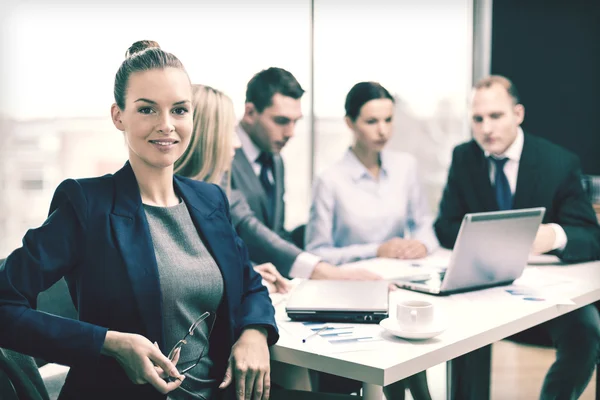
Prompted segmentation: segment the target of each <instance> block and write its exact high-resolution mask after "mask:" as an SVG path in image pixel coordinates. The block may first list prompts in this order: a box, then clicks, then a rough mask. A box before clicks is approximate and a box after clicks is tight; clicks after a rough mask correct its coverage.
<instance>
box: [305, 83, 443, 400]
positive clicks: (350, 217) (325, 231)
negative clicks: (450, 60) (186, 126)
mask: <svg viewBox="0 0 600 400" xmlns="http://www.w3.org/2000/svg"><path fill="white" fill-rule="evenodd" d="M393 117H394V98H393V97H392V96H391V95H390V93H389V92H388V91H387V90H386V89H385V88H384V87H383V86H381V85H380V84H379V83H376V82H360V83H357V84H356V85H354V87H353V88H352V89H351V90H350V92H349V93H348V95H347V97H346V123H347V124H348V127H349V128H350V129H351V130H352V132H353V134H354V143H353V144H352V146H351V147H350V149H348V151H347V152H346V154H345V156H344V158H343V159H342V160H341V161H339V162H338V163H336V164H335V165H334V166H333V167H331V168H329V169H328V170H326V171H325V172H324V173H323V174H322V175H321V176H320V177H319V178H318V179H317V180H316V182H315V184H314V188H313V202H312V206H311V210H310V218H309V221H308V224H307V225H306V248H307V250H309V251H312V252H314V253H315V254H317V255H318V256H320V257H323V259H324V260H325V261H328V262H330V263H332V264H343V263H347V262H351V261H357V260H362V259H368V258H374V257H388V258H421V257H425V256H426V255H427V254H428V253H429V252H431V251H432V250H435V249H436V248H437V247H438V243H437V239H436V237H435V234H434V233H433V227H432V223H433V218H432V216H431V215H430V213H429V210H428V209H427V201H426V199H425V196H424V195H423V193H422V191H421V187H420V184H419V179H418V175H417V165H416V160H415V159H414V158H413V157H412V156H411V155H409V154H406V153H397V152H392V151H387V150H384V147H385V145H386V143H387V141H388V140H389V138H390V136H391V135H392V131H393V124H392V123H393ZM407 234H410V235H411V238H410V239H409V238H406V236H407ZM323 380H324V381H325V382H327V383H326V385H329V386H334V387H338V388H339V387H344V386H351V385H349V384H348V383H344V382H341V383H340V382H338V381H339V380H340V379H339V378H336V377H332V376H326V377H325V378H324V379H323ZM329 381H331V382H329ZM406 382H407V384H408V386H409V387H410V389H411V393H412V395H413V398H415V399H416V400H421V399H429V398H430V395H429V390H428V388H427V378H426V375H425V372H421V373H418V374H415V375H414V376H412V377H410V378H408V379H407V380H406ZM403 384H404V382H402V381H400V382H398V384H396V385H395V386H396V387H395V388H394V392H395V393H397V395H398V396H400V395H401V396H404V390H403ZM323 390H326V389H323ZM399 392H402V393H401V394H400V393H399ZM393 398H397V397H393Z"/></svg>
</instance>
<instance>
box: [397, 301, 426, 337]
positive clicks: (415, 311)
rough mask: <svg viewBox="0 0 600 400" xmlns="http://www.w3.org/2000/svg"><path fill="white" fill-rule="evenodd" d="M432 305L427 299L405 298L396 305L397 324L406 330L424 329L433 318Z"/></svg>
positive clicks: (417, 330)
mask: <svg viewBox="0 0 600 400" xmlns="http://www.w3.org/2000/svg"><path fill="white" fill-rule="evenodd" d="M434 311H435V310H434V307H433V304H432V303H430V302H428V301H422V300H406V301H402V302H400V303H398V305H397V306H396V320H397V321H398V325H399V326H400V327H401V328H402V329H404V330H407V331H412V332H419V331H423V330H426V329H427V328H428V327H429V326H430V325H431V324H432V323H433V320H434Z"/></svg>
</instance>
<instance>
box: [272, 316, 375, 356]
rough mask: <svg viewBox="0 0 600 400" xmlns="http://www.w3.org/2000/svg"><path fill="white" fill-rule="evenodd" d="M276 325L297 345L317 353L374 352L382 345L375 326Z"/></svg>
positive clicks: (289, 322)
mask: <svg viewBox="0 0 600 400" xmlns="http://www.w3.org/2000/svg"><path fill="white" fill-rule="evenodd" d="M278 326H279V328H280V329H284V330H285V331H286V332H288V333H289V334H290V335H292V336H293V337H294V338H295V340H297V341H298V345H299V346H305V347H309V348H310V349H311V351H314V352H316V353H319V354H331V353H346V352H352V351H364V350H374V349H377V348H381V347H382V346H385V343H386V341H385V339H384V338H383V337H382V335H381V334H382V332H383V328H382V327H380V326H379V325H378V324H344V323H320V322H319V323H317V322H291V321H287V322H286V321H280V322H278ZM322 328H325V329H322ZM315 333H316V334H315Z"/></svg>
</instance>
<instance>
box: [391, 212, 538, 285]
mask: <svg viewBox="0 0 600 400" xmlns="http://www.w3.org/2000/svg"><path fill="white" fill-rule="evenodd" d="M545 211H546V209H545V208H544V207H538V208H528V209H521V210H509V211H493V212H484V213H472V214H466V215H465V217H464V218H463V220H462V224H461V226H460V230H459V232H458V237H457V238H456V243H455V245H454V250H453V251H452V255H451V258H450V262H449V264H448V266H447V268H445V269H441V270H438V271H432V272H429V273H426V274H420V275H417V276H404V277H402V278H396V279H392V281H393V283H395V284H396V285H397V286H399V287H401V288H403V289H408V290H414V291H418V292H424V293H430V294H439V295H445V294H451V293H458V292H465V291H469V290H475V289H482V288H487V287H492V286H500V285H506V284H509V283H512V282H513V281H514V280H515V279H517V278H518V277H520V276H521V274H522V273H523V270H524V269H525V266H526V265H527V258H528V256H529V251H530V249H531V245H532V244H533V241H534V239H535V236H536V233H537V231H538V227H539V226H540V223H541V222H542V218H543V216H544V213H545Z"/></svg>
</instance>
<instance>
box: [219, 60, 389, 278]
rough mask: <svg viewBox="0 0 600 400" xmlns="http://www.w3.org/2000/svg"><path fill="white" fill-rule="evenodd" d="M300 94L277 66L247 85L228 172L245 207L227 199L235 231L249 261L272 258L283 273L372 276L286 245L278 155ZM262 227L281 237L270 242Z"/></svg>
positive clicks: (288, 75)
mask: <svg viewBox="0 0 600 400" xmlns="http://www.w3.org/2000/svg"><path fill="white" fill-rule="evenodd" d="M303 94H304V89H302V87H301V86H300V84H299V83H298V81H297V80H296V78H295V77H294V76H293V75H292V74H291V73H290V72H288V71H286V70H284V69H281V68H273V67H272V68H268V69H265V70H263V71H261V72H259V73H257V74H256V75H254V77H253V78H252V79H251V80H250V82H249V83H248V87H247V90H246V104H245V108H244V116H243V117H242V119H241V121H240V123H239V126H238V127H237V133H238V136H239V138H240V141H241V144H242V147H241V148H239V149H237V150H236V153H235V158H234V160H233V166H232V174H231V184H232V188H233V192H232V194H235V196H237V195H238V194H239V193H241V194H242V195H243V197H244V198H245V203H247V205H248V207H246V205H245V204H243V202H238V201H235V200H234V201H233V202H232V208H231V212H232V217H233V221H234V223H236V229H237V231H238V234H239V235H240V236H241V237H242V238H243V239H244V241H245V242H246V243H247V245H248V251H249V253H250V257H251V258H252V261H254V262H257V263H264V262H273V263H274V264H275V266H276V267H277V268H278V269H279V271H280V272H281V273H282V274H283V275H285V276H290V277H298V278H312V279H375V278H377V276H376V275H374V274H371V273H369V272H368V271H365V270H351V271H348V270H344V269H339V268H336V267H334V266H332V265H330V264H327V263H325V262H322V261H321V260H320V259H319V258H318V257H316V256H314V255H312V254H309V253H306V252H304V251H302V250H301V249H299V248H298V247H296V246H294V245H293V244H292V243H291V235H290V233H289V232H287V231H286V230H285V228H284V220H285V202H284V193H285V184H284V165H283V160H282V158H281V156H280V154H279V153H280V152H281V150H282V149H283V147H284V146H285V144H286V143H287V142H288V140H290V139H291V138H292V137H293V136H294V129H295V127H296V123H297V122H298V120H300V119H301V118H302V108H301V105H300V99H301V98H302V95H303ZM236 192H239V193H236ZM235 196H233V197H235ZM238 205H240V206H238ZM249 211H251V213H249ZM251 214H253V215H251ZM237 222H243V223H239V224H238V223H237ZM265 227H266V228H268V229H270V230H271V231H273V232H275V233H276V234H277V235H278V236H279V237H280V238H282V239H283V241H274V240H272V237H271V235H270V234H269V233H270V232H268V230H266V229H264V228H265Z"/></svg>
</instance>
